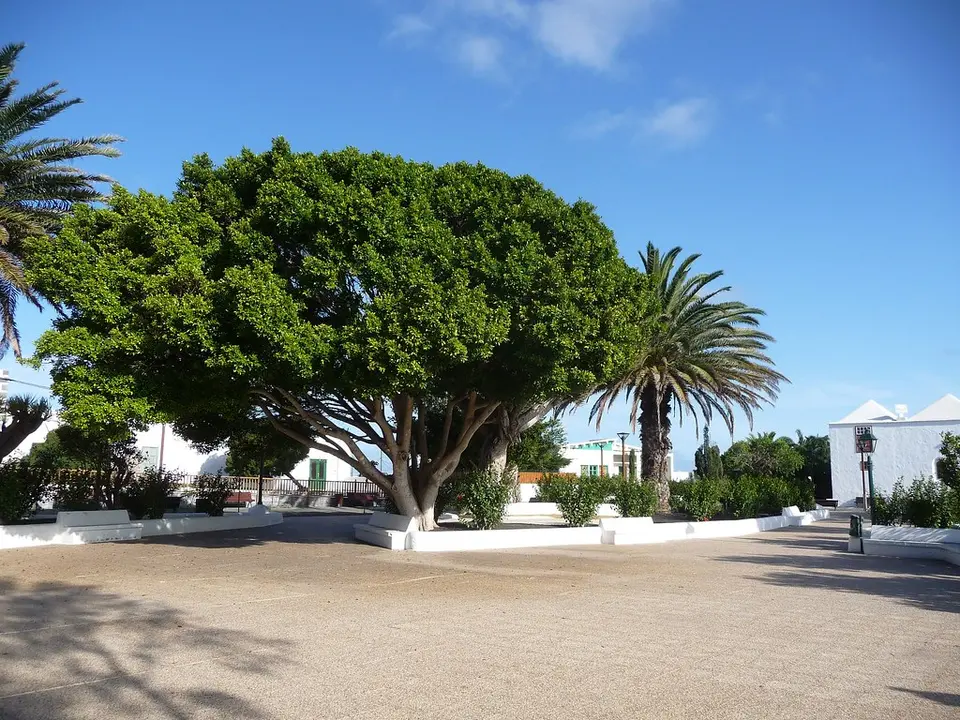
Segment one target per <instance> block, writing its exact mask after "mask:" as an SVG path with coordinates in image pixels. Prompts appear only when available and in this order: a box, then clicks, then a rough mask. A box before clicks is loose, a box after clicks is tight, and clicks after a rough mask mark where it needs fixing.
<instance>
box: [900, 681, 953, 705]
mask: <svg viewBox="0 0 960 720" xmlns="http://www.w3.org/2000/svg"><path fill="white" fill-rule="evenodd" d="M890 689H891V690H896V691H897V692H903V693H910V694H911V695H916V696H917V697H919V698H923V699H924V700H932V701H933V702H935V703H939V704H940V705H946V706H947V707H956V708H960V695H955V694H953V693H944V692H934V691H932V690H913V689H911V688H905V687H893V686H890Z"/></svg>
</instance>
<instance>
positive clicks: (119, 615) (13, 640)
mask: <svg viewBox="0 0 960 720" xmlns="http://www.w3.org/2000/svg"><path fill="white" fill-rule="evenodd" d="M287 647H288V643H287V642H286V641H283V640H278V639H275V638H263V637H256V636H255V635H251V634H249V633H246V632H239V631H234V630H229V629H224V628H221V627H208V626H203V625H200V624H197V623H195V622H192V621H190V620H189V619H188V618H186V617H185V616H184V615H183V614H182V613H180V612H179V611H178V610H176V609H174V608H172V607H169V606H166V605H162V604H160V603H157V602H153V601H141V600H139V599H132V598H128V597H123V596H121V595H116V594H113V593H107V592H103V591H101V590H99V589H97V588H94V587H87V586H78V585H69V584H66V583H57V582H50V583H42V584H37V585H33V586H26V585H19V586H18V585H16V584H14V583H12V582H10V581H5V580H0V659H2V662H0V718H4V720H27V719H28V718H41V717H51V718H52V717H66V716H73V715H75V714H83V712H84V711H86V712H87V713H89V712H90V711H91V710H92V709H96V711H97V714H99V715H103V716H110V717H140V716H149V717H158V718H164V719H167V718H169V719H170V720H189V718H193V717H196V716H197V715H203V714H205V713H213V712H215V713H216V714H217V716H218V717H220V716H223V717H231V718H235V719H236V720H266V718H268V717H270V714H269V711H267V710H265V709H263V708H260V707H258V706H256V705H255V704H253V703H251V702H250V701H248V700H246V699H244V698H242V697H240V696H239V695H236V694H234V693H233V692H231V690H232V689H231V688H223V687H212V688H209V689H202V690H198V689H196V688H189V687H184V688H183V689H182V690H179V691H177V690H174V691H171V689H170V687H169V686H166V687H165V686H163V685H161V684H160V681H159V679H158V677H157V676H160V675H161V674H162V672H163V671H164V670H166V669H170V668H173V667H175V666H176V665H177V664H178V661H183V660H187V659H189V660H190V661H191V663H190V664H191V665H196V666H200V667H211V668H225V669H227V670H229V671H230V673H231V674H233V675H235V676H237V677H242V676H243V675H245V674H249V673H256V674H257V675H269V674H270V673H271V672H272V671H273V669H274V668H275V667H277V666H278V665H279V664H280V663H282V662H283V661H284V656H285V654H286V651H287ZM197 657H202V658H208V659H207V660H200V661H197V660H196V658H197Z"/></svg>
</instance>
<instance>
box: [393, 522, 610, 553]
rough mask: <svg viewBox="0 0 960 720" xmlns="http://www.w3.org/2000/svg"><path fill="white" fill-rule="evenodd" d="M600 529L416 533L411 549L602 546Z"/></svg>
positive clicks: (436, 550)
mask: <svg viewBox="0 0 960 720" xmlns="http://www.w3.org/2000/svg"><path fill="white" fill-rule="evenodd" d="M599 544H600V528H599V527H582V528H565V527H560V528H557V527H553V528H542V529H541V528H535V529H534V528H531V529H525V530H463V531H460V530H451V531H449V532H447V531H433V532H412V533H410V535H409V547H410V549H411V550H416V551H418V552H451V551H462V550H506V549H509V548H530V547H556V546H563V545H599Z"/></svg>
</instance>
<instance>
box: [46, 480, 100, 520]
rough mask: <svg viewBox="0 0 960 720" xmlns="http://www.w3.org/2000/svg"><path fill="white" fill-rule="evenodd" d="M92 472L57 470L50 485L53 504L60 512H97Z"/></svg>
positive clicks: (98, 505)
mask: <svg viewBox="0 0 960 720" xmlns="http://www.w3.org/2000/svg"><path fill="white" fill-rule="evenodd" d="M94 477H95V473H94V471H92V470H58V471H57V472H56V477H55V478H54V480H53V484H52V493H53V502H54V505H56V507H57V508H59V509H61V510H99V509H100V508H101V506H100V503H99V502H97V500H96V499H95V497H94V494H95V492H94V484H95V480H94Z"/></svg>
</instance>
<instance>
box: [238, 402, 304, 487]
mask: <svg viewBox="0 0 960 720" xmlns="http://www.w3.org/2000/svg"><path fill="white" fill-rule="evenodd" d="M301 431H302V432H305V433H309V430H308V429H307V428H305V427H304V428H303V429H302V430H301ZM307 453H308V448H307V446H306V445H304V444H303V443H300V442H297V441H296V440H294V439H293V438H291V437H290V436H289V435H285V434H283V433H282V432H280V431H278V430H277V429H276V428H275V427H274V426H273V424H272V423H271V422H270V421H269V420H268V419H267V418H265V417H262V416H261V417H251V418H248V419H247V422H246V423H243V426H241V427H239V428H237V429H236V430H235V431H234V432H233V434H231V435H230V439H229V440H228V441H227V473H228V474H230V475H239V476H241V477H256V476H258V475H259V474H260V471H261V470H262V471H263V473H264V476H265V477H275V476H277V475H288V474H289V473H290V472H291V471H292V470H293V468H294V467H296V465H297V463H299V462H300V461H301V460H303V459H304V458H306V457H307Z"/></svg>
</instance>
